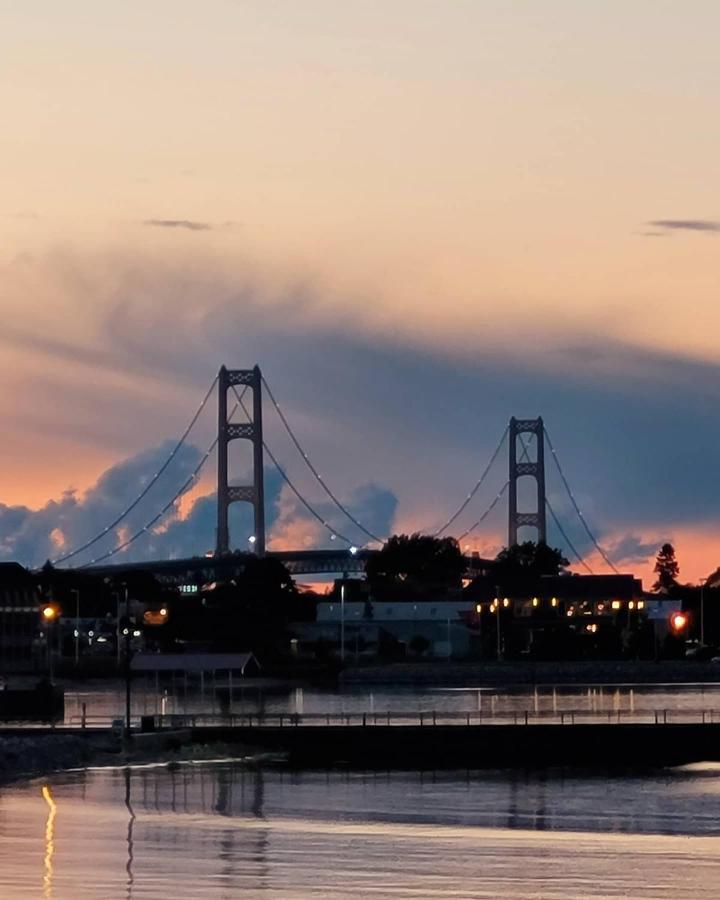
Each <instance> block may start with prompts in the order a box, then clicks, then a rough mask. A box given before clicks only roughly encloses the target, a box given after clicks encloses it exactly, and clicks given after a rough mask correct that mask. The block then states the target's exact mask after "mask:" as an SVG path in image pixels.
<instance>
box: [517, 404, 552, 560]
mask: <svg viewBox="0 0 720 900" xmlns="http://www.w3.org/2000/svg"><path fill="white" fill-rule="evenodd" d="M523 434H530V435H533V436H534V437H535V446H536V451H535V459H534V461H532V460H528V459H527V455H526V454H525V453H524V452H523V453H521V454H520V458H519V459H518V437H519V436H520V435H523ZM509 439H510V460H509V469H508V481H509V496H508V546H510V547H511V546H512V545H513V544H517V541H518V530H519V529H520V528H522V527H523V526H530V527H531V528H535V529H536V531H537V540H538V542H540V541H543V542H545V540H546V539H547V528H546V522H545V428H544V425H543V420H542V418H541V417H538V418H537V419H516V418H515V417H514V416H513V418H512V419H510V430H509ZM525 476H529V477H531V478H534V479H535V482H536V485H537V507H536V509H535V510H534V511H533V512H518V506H517V503H518V498H517V485H518V479H520V478H523V477H525Z"/></svg>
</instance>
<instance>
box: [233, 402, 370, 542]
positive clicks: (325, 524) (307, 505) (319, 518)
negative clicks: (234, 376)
mask: <svg viewBox="0 0 720 900" xmlns="http://www.w3.org/2000/svg"><path fill="white" fill-rule="evenodd" d="M266 387H267V385H266ZM232 390H233V393H234V394H235V396H236V397H237V399H238V403H239V404H240V406H241V408H242V410H243V412H244V413H245V416H246V417H247V419H248V421H250V413H249V412H248V410H247V408H246V406H245V404H244V403H243V401H242V397H240V396H238V393H237V390H236V389H235V385H232ZM268 393H269V391H268ZM263 447H264V448H265V452H266V453H267V455H268V456H269V457H270V459H271V460H272V463H273V465H274V466H275V468H276V469H277V470H278V472H279V473H280V477H281V478H282V479H283V481H284V482H285V483H286V484H287V486H288V487H289V488H290V490H291V491H292V492H293V494H295V496H296V497H297V499H298V500H299V501H300V502H301V503H302V505H303V506H304V507H305V509H306V510H307V511H308V512H309V513H310V514H311V515H312V516H313V517H314V518H315V519H317V521H318V522H320V524H321V525H322V526H323V527H324V528H326V529H327V530H328V531H329V532H330V537H331V539H335V538H339V539H340V540H341V541H344V542H345V543H346V544H349V545H352V541H351V540H350V538H348V537H345V535H344V534H341V533H340V532H339V531H338V530H337V529H336V528H333V527H332V525H330V523H329V522H326V521H325V519H324V518H323V517H322V516H321V515H320V513H319V512H317V511H316V510H315V509H314V508H313V507H312V506H311V505H310V503H309V502H308V501H307V500H306V499H305V498H304V497H303V495H302V494H301V493H300V491H299V490H298V489H297V488H296V487H295V485H294V484H293V482H292V481H291V480H290V477H289V476H288V474H287V472H286V471H285V470H284V469H283V467H282V466H281V465H280V463H279V462H278V461H277V458H276V456H275V454H274V453H273V452H272V450H271V449H270V447H268V445H267V442H266V441H265V440H263ZM374 540H375V538H374Z"/></svg>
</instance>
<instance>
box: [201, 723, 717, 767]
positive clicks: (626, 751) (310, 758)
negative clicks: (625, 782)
mask: <svg viewBox="0 0 720 900" xmlns="http://www.w3.org/2000/svg"><path fill="white" fill-rule="evenodd" d="M191 732H192V739H193V741H197V742H201V743H211V742H214V741H223V742H225V743H228V744H232V743H233V742H237V743H242V744H243V745H245V746H250V747H254V748H256V749H259V750H262V751H263V752H269V753H282V754H286V755H287V759H288V762H289V764H290V765H291V766H294V767H297V768H324V767H331V766H338V765H347V766H351V767H354V768H362V769H381V770H388V769H448V768H451V769H454V768H472V769H480V768H503V767H547V766H577V767H604V768H607V767H631V768H642V767H658V766H674V765H681V764H686V763H691V762H700V761H717V760H720V724H715V723H712V724H700V723H698V724H688V723H682V724H657V725H654V724H650V725H648V724H637V723H627V724H575V725H555V724H553V725H539V724H530V725H469V726H463V725H424V726H420V725H403V726H398V725H365V726H363V725H354V726H353V725H350V726H348V725H329V726H324V725H298V726H292V725H285V726H282V727H279V726H252V727H244V726H235V727H232V728H231V727H222V726H205V727H196V728H193V729H191Z"/></svg>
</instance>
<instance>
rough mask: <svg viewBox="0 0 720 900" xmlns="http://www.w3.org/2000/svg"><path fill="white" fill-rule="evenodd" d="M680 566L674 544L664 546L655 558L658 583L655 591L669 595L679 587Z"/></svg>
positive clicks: (654, 588)
mask: <svg viewBox="0 0 720 900" xmlns="http://www.w3.org/2000/svg"><path fill="white" fill-rule="evenodd" d="M679 572H680V566H679V565H678V563H677V560H676V559H675V548H674V547H673V545H672V544H663V545H662V547H661V548H660V549H659V550H658V555H657V556H656V557H655V573H656V575H657V581H656V582H655V584H654V585H653V590H654V591H662V592H663V593H667V592H668V591H670V590H672V588H674V587H676V586H677V577H678V574H679Z"/></svg>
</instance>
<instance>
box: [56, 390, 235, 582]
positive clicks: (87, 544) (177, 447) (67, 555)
mask: <svg viewBox="0 0 720 900" xmlns="http://www.w3.org/2000/svg"><path fill="white" fill-rule="evenodd" d="M217 380H218V376H217V375H216V376H215V378H213V381H212V384H211V385H210V388H209V390H208V392H207V394H205V397H204V398H203V401H202V403H201V404H200V406H199V407H198V409H197V412H196V413H195V415H194V416H193V417H192V419H191V420H190V424H189V425H188V427H187V428H186V429H185V431H184V432H183V433H182V436H181V437H180V440H179V441H178V442H177V444H175V446H174V447H173V449H172V451H171V452H170V455H169V456H168V458H167V459H166V460H165V462H164V463H163V464H162V465H161V466H160V468H159V469H158V470H157V472H156V473H155V474H154V475H153V477H152V478H151V479H150V481H149V482H148V483H147V484H146V485H145V487H144V488H143V489H142V491H140V493H139V494H138V496H137V497H136V498H135V499H134V500H133V502H132V503H131V504H130V505H129V506H128V507H126V508H125V509H124V510H123V511H122V512H121V513H120V515H119V516H118V517H117V518H116V519H114V520H113V521H112V522H111V523H110V524H109V525H106V526H105V528H103V530H102V531H100V532H98V534H96V535H95V537H94V538H92V539H91V540H89V541H86V542H85V543H84V544H83V545H82V546H80V547H76V548H75V549H74V550H72V551H71V552H70V553H65V554H64V555H63V556H59V557H58V558H57V559H54V560H53V561H52V564H53V565H54V566H56V565H58V564H59V563H63V562H65V561H66V560H68V559H72V558H73V557H74V556H77V555H78V554H79V553H82V552H83V550H87V549H88V548H89V547H92V546H93V544H96V543H97V542H98V541H99V540H100V539H101V538H104V537H105V535H106V534H107V533H108V532H109V531H112V529H113V528H115V527H116V526H117V525H119V524H120V522H122V520H123V519H124V518H125V517H126V516H127V515H128V514H129V513H131V512H132V511H133V510H134V509H135V507H136V506H137V505H138V503H140V501H141V500H142V499H143V497H145V496H146V495H147V493H148V491H149V490H150V488H152V486H153V485H154V484H155V482H156V481H157V480H158V478H160V476H161V475H162V474H163V472H164V471H165V470H166V469H167V467H168V466H169V465H170V463H171V462H172V461H173V459H174V458H175V456H176V455H177V453H178V451H179V450H180V448H181V447H182V446H183V444H184V443H185V440H186V439H187V436H188V435H189V434H190V432H191V431H192V429H193V427H194V425H195V423H196V422H197V420H198V419H199V418H200V413H202V411H203V409H205V405H206V403H207V402H208V400H209V399H210V395H211V394H212V392H213V390H214V389H215V385H216V383H217Z"/></svg>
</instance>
